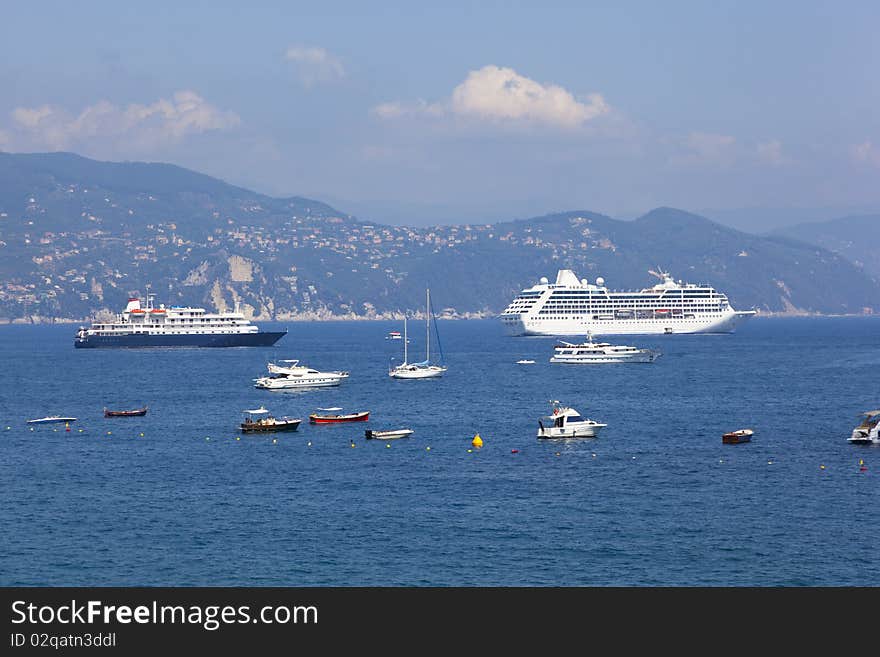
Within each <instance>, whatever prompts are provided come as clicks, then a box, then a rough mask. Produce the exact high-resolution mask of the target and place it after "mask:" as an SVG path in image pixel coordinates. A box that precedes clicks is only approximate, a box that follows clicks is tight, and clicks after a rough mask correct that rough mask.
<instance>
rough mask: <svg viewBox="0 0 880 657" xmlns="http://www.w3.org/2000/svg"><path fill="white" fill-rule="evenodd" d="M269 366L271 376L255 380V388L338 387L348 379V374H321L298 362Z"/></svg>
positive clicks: (291, 361) (287, 361)
mask: <svg viewBox="0 0 880 657" xmlns="http://www.w3.org/2000/svg"><path fill="white" fill-rule="evenodd" d="M278 362H279V363H284V364H283V365H279V364H277V363H269V364H268V365H267V367H268V369H269V372H270V374H271V375H270V376H264V377H260V378H259V379H254V382H255V383H254V387H255V388H262V389H264V390H289V389H291V388H324V387H327V386H338V385H339V384H340V383H342V381H343V380H345V379H347V378H348V372H319V371H318V370H315V369H312V368H311V367H307V366H305V365H300V364H299V361H298V360H280V361H278Z"/></svg>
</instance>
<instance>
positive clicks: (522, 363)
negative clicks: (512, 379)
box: [516, 358, 535, 365]
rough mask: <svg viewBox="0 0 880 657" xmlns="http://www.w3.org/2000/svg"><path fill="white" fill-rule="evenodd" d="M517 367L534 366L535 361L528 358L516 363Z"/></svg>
mask: <svg viewBox="0 0 880 657" xmlns="http://www.w3.org/2000/svg"><path fill="white" fill-rule="evenodd" d="M516 364H517V365H534V364H535V361H533V360H529V359H528V358H523V359H522V360H518V361H516Z"/></svg>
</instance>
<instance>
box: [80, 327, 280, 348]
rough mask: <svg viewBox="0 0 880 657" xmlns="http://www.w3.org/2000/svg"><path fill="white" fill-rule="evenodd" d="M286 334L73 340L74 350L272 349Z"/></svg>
mask: <svg viewBox="0 0 880 657" xmlns="http://www.w3.org/2000/svg"><path fill="white" fill-rule="evenodd" d="M286 334H287V331H265V332H260V333H215V334H195V333H190V334H186V333H183V334H176V335H175V334H171V333H167V334H164V335H159V334H157V335H148V334H136V335H88V336H86V337H84V338H76V340H75V341H74V346H75V347H76V348H77V349H100V348H117V349H118V348H134V349H140V348H144V347H271V346H272V345H274V344H275V343H276V342H278V340H280V339H281V338H282V337H284V336H285V335H286Z"/></svg>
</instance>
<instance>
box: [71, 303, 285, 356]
mask: <svg viewBox="0 0 880 657" xmlns="http://www.w3.org/2000/svg"><path fill="white" fill-rule="evenodd" d="M154 297H155V295H153V294H148V295H147V304H146V307H141V300H140V299H139V298H137V297H132V298H130V299H129V300H128V305H127V306H126V307H125V310H124V311H122V313H121V314H119V315H117V316H116V321H112V322H95V323H94V324H92V326H91V327H89V328H86V327H85V326H80V327H79V330H78V331H77V332H76V338H75V339H74V342H73V346H74V347H76V348H77V349H94V348H107V347H115V348H118V347H270V346H272V345H273V344H275V343H276V342H278V340H280V339H281V338H282V337H283V336H284V335H286V333H287V331H261V330H260V328H259V327H258V326H255V325H254V324H251V323H250V320H248V319H246V318H245V316H244V315H243V314H242V313H240V312H239V311H238V309H236V311H235V312H221V313H209V312H207V311H206V310H205V309H204V308H190V307H189V306H169V307H168V308H166V307H165V305H164V304H161V305H160V306H159V307H158V308H156V307H155V306H154V305H153V299H154Z"/></svg>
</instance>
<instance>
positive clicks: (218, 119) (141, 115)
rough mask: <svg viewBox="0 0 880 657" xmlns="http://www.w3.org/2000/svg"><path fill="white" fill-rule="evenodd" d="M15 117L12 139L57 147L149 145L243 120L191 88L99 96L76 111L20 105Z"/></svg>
mask: <svg viewBox="0 0 880 657" xmlns="http://www.w3.org/2000/svg"><path fill="white" fill-rule="evenodd" d="M11 117H12V126H11V128H10V130H9V132H8V134H9V135H10V136H9V141H10V142H11V143H13V144H21V145H27V146H30V147H43V148H50V149H53V150H60V149H65V148H70V147H78V146H83V145H86V146H87V145H88V144H89V142H91V141H95V140H98V141H102V142H103V143H107V142H108V141H109V142H118V141H121V140H125V141H126V142H127V143H129V144H131V145H132V146H133V147H135V148H134V149H135V150H140V151H144V150H146V151H149V150H152V147H156V146H161V145H165V144H168V143H173V142H178V141H180V140H181V139H183V138H184V137H186V136H188V135H191V134H197V133H202V132H208V131H212V130H226V129H229V128H233V127H235V126H237V125H239V124H240V122H241V119H240V118H239V117H238V115H237V114H235V113H234V112H227V111H223V110H220V109H218V108H217V107H215V106H213V105H211V104H210V103H208V102H206V101H205V99H204V98H202V97H201V96H199V95H198V94H197V93H195V92H194V91H187V90H184V91H178V92H176V93H174V95H173V96H172V97H171V98H170V99H166V98H160V99H159V100H157V101H156V102H154V103H151V104H149V105H141V104H137V103H134V104H130V105H126V106H119V105H115V104H113V103H111V102H109V101H106V100H100V101H98V102H97V103H95V104H94V105H89V106H88V107H86V108H85V109H83V110H82V111H80V112H79V113H78V114H73V113H71V112H69V111H67V110H66V109H64V108H61V107H55V106H52V105H42V106H39V107H18V108H16V109H14V110H13V111H12V114H11Z"/></svg>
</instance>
